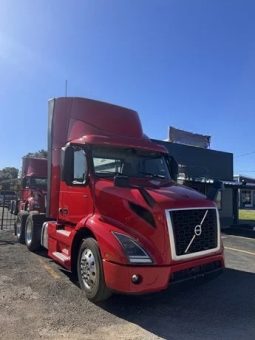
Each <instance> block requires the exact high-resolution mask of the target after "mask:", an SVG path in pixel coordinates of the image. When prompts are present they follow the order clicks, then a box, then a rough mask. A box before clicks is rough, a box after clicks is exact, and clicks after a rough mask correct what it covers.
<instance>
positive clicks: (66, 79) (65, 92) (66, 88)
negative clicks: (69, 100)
mask: <svg viewBox="0 0 255 340" xmlns="http://www.w3.org/2000/svg"><path fill="white" fill-rule="evenodd" d="M65 97H67V79H66V81H65Z"/></svg>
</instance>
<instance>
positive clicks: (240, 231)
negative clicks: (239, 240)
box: [222, 224, 255, 238]
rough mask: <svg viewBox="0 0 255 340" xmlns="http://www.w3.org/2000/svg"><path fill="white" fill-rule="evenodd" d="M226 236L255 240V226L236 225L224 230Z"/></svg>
mask: <svg viewBox="0 0 255 340" xmlns="http://www.w3.org/2000/svg"><path fill="white" fill-rule="evenodd" d="M222 232H223V233H224V234H227V235H235V236H243V237H248V238H255V226H253V225H240V224H238V225H234V226H230V227H228V228H224V229H223V230H222Z"/></svg>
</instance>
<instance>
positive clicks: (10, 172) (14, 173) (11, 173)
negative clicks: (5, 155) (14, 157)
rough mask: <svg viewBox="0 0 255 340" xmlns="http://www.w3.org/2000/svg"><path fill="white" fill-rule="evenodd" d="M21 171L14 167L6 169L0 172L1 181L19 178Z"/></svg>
mask: <svg viewBox="0 0 255 340" xmlns="http://www.w3.org/2000/svg"><path fill="white" fill-rule="evenodd" d="M18 173H19V170H18V169H16V168H14V167H6V168H3V169H2V170H0V181H3V180H8V179H14V178H17V177H18Z"/></svg>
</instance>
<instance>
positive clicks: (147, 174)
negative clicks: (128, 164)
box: [139, 171, 166, 179]
mask: <svg viewBox="0 0 255 340" xmlns="http://www.w3.org/2000/svg"><path fill="white" fill-rule="evenodd" d="M139 174H143V175H145V176H147V177H151V178H162V179H165V178H166V176H164V175H159V174H152V173H151V172H146V171H139Z"/></svg>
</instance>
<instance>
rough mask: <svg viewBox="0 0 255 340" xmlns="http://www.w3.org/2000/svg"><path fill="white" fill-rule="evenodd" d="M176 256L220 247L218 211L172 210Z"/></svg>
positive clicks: (170, 212)
mask: <svg viewBox="0 0 255 340" xmlns="http://www.w3.org/2000/svg"><path fill="white" fill-rule="evenodd" d="M168 213H169V215H170V222H171V225H172V232H173V237H174V246H175V254H176V256H183V255H189V254H196V253H199V252H204V251H209V250H212V249H215V248H217V246H218V223H217V212H216V209H210V208H208V209H204V208H203V209H201V208H200V209H186V210H185V209H184V210H170V211H168Z"/></svg>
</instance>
